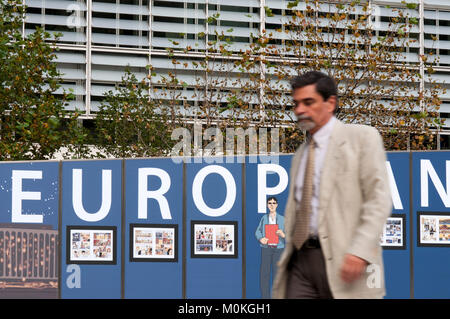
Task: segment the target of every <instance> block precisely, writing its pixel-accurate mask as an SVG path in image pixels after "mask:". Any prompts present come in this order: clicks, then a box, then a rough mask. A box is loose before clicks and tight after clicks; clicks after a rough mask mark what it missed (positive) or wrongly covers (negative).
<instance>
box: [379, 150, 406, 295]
mask: <svg viewBox="0 0 450 319" xmlns="http://www.w3.org/2000/svg"><path fill="white" fill-rule="evenodd" d="M387 169H388V173H389V174H390V176H391V177H393V182H392V181H391V193H393V194H395V195H394V196H395V200H394V203H393V209H392V213H393V214H399V215H400V216H404V217H405V225H404V226H403V231H404V232H406V236H404V237H405V242H404V243H403V244H404V249H384V250H383V260H384V268H385V283H386V298H388V299H391V298H402V299H405V298H409V297H410V288H411V287H410V275H411V270H410V251H411V247H410V243H409V239H410V237H409V235H410V234H409V229H410V222H411V218H410V216H409V211H410V196H409V185H410V178H409V175H410V166H409V153H388V165H387ZM391 173H392V175H391ZM392 186H393V187H392ZM397 194H398V196H397Z"/></svg>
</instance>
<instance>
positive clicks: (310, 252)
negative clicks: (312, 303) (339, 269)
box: [286, 247, 333, 299]
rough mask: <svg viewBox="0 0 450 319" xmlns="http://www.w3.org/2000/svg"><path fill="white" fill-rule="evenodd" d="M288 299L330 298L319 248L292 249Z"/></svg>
mask: <svg viewBox="0 0 450 319" xmlns="http://www.w3.org/2000/svg"><path fill="white" fill-rule="evenodd" d="M286 298H288V299H332V298H333V295H332V293H331V291H330V287H329V285H328V279H327V274H326V270H325V260H324V257H323V253H322V249H320V248H304V247H303V248H301V249H300V250H296V251H294V253H293V254H292V257H291V259H290V261H289V265H288V281H287V288H286Z"/></svg>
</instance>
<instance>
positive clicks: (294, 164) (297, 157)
mask: <svg viewBox="0 0 450 319" xmlns="http://www.w3.org/2000/svg"><path fill="white" fill-rule="evenodd" d="M306 145H307V144H306V143H303V144H302V145H300V147H299V148H298V151H297V152H296V153H295V155H294V158H293V160H292V164H291V166H292V176H291V178H292V180H291V185H290V190H289V191H290V193H291V194H292V195H294V197H293V198H294V200H295V193H294V192H295V183H296V181H297V175H298V170H299V168H300V162H301V159H302V155H303V152H304V151H305V149H306Z"/></svg>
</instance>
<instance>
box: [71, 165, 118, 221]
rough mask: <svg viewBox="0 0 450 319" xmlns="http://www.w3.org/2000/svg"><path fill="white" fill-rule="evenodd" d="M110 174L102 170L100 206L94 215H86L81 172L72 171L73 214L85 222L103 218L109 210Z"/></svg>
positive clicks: (80, 170)
mask: <svg viewBox="0 0 450 319" xmlns="http://www.w3.org/2000/svg"><path fill="white" fill-rule="evenodd" d="M111 176H112V173H111V170H109V169H104V170H102V205H101V207H100V209H99V210H98V211H97V212H96V213H92V214H91V213H88V212H87V211H86V210H85V209H84V207H83V170H82V169H73V170H72V205H73V209H74V211H75V213H76V214H77V216H78V217H80V218H81V219H82V220H84V221H87V222H98V221H100V220H102V219H103V218H105V217H106V216H107V215H108V213H109V210H110V209H111V193H112V177H111Z"/></svg>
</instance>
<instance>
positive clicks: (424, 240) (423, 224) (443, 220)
mask: <svg viewBox="0 0 450 319" xmlns="http://www.w3.org/2000/svg"><path fill="white" fill-rule="evenodd" d="M417 225H418V229H417V246H425V247H427V246H432V247H450V215H449V213H436V212H417Z"/></svg>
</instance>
